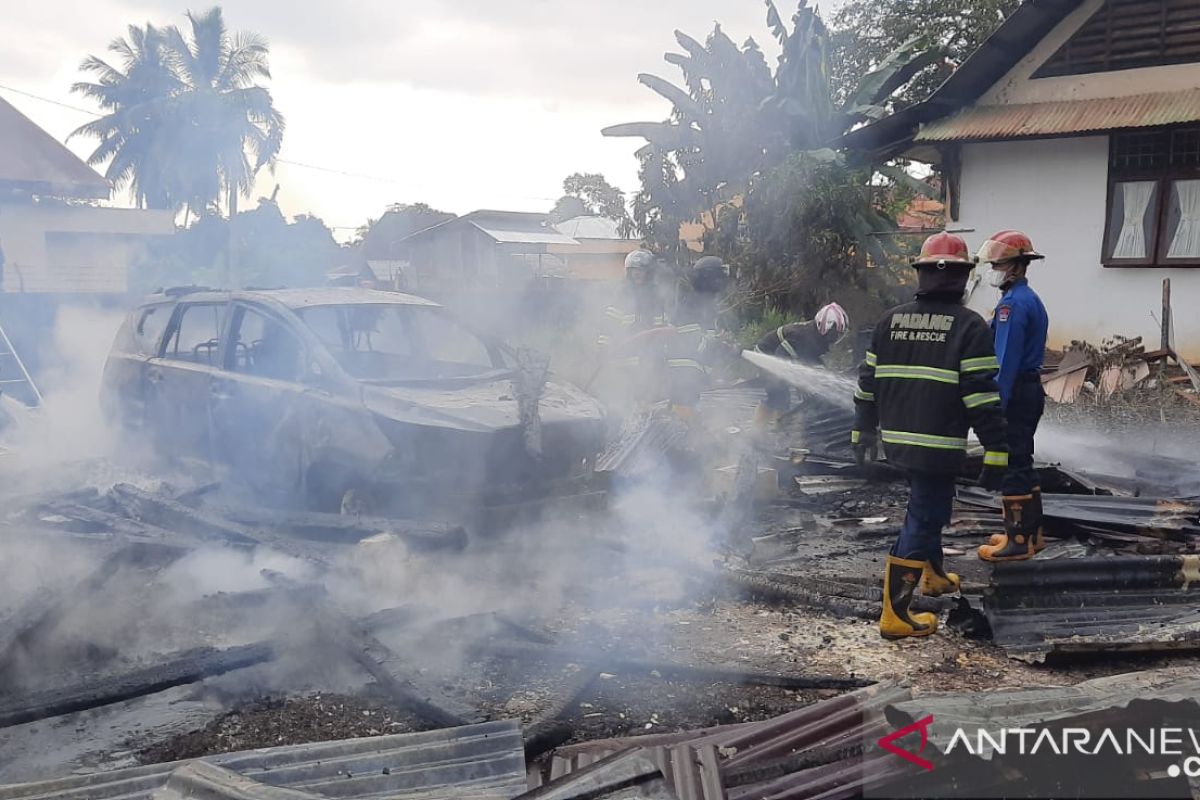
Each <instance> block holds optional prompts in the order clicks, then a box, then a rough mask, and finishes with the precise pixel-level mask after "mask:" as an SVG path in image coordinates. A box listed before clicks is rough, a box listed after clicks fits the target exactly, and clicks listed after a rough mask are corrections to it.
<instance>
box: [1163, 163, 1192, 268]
mask: <svg viewBox="0 0 1200 800" xmlns="http://www.w3.org/2000/svg"><path fill="white" fill-rule="evenodd" d="M1175 198H1176V200H1178V202H1179V225H1178V226H1177V227H1176V228H1175V236H1174V237H1173V238H1172V239H1171V249H1170V250H1168V251H1167V258H1200V181H1176V182H1175Z"/></svg>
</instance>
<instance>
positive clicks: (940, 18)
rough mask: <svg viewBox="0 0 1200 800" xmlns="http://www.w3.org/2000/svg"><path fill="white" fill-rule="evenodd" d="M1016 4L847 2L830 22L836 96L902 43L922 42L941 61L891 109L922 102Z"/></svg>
mask: <svg viewBox="0 0 1200 800" xmlns="http://www.w3.org/2000/svg"><path fill="white" fill-rule="evenodd" d="M1020 4H1021V2H1020V0H849V2H848V3H846V4H845V5H844V6H842V8H841V9H840V10H839V11H838V12H837V14H836V15H835V16H834V18H833V22H832V28H833V31H834V32H833V36H832V40H831V43H832V48H831V59H830V62H831V69H832V75H831V77H832V82H833V87H834V90H835V96H836V97H839V98H845V97H846V96H848V95H849V93H850V92H852V91H853V90H854V87H855V85H856V84H857V81H858V76H860V75H863V74H864V73H865V72H867V71H868V70H870V69H871V68H872V67H873V66H874V65H876V64H878V63H880V62H881V61H883V60H884V59H885V58H886V57H887V56H888V54H889V53H891V52H893V51H894V50H895V49H896V48H898V47H900V46H901V45H902V44H903V43H904V42H906V41H908V40H910V39H912V38H913V37H915V36H924V37H926V38H928V39H929V40H930V41H931V43H932V44H934V45H936V46H937V47H938V48H939V49H940V50H941V52H942V53H943V55H944V58H941V59H938V60H937V61H936V62H935V63H932V64H930V65H928V66H927V67H926V68H925V69H923V70H922V71H921V72H920V73H919V74H918V75H917V76H916V77H915V78H914V79H913V81H912V82H911V83H910V84H909V85H908V86H906V87H904V89H903V90H902V91H901V92H900V93H899V95H898V96H897V98H896V103H897V105H898V106H903V105H911V104H912V103H915V102H919V101H921V100H924V99H925V98H926V97H928V96H929V94H930V93H931V92H932V91H933V90H934V89H936V88H937V87H938V85H939V84H941V82H942V81H944V80H945V79H946V78H947V77H949V75H950V73H951V72H953V71H954V68H955V66H956V65H957V64H960V63H962V61H963V60H964V59H965V58H967V56H969V55H971V53H973V52H974V51H975V50H976V48H978V47H979V45H981V44H983V41H984V39H986V38H987V37H988V36H989V35H991V33H992V31H994V30H995V29H996V28H997V27H999V25H1000V23H1001V22H1003V21H1004V19H1005V17H1007V16H1008V15H1009V14H1011V13H1012V12H1013V11H1015V10H1016V8H1017V6H1019V5H1020Z"/></svg>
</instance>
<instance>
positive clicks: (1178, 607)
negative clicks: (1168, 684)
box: [983, 555, 1200, 661]
mask: <svg viewBox="0 0 1200 800" xmlns="http://www.w3.org/2000/svg"><path fill="white" fill-rule="evenodd" d="M1198 571H1200V556H1196V555H1177V556H1108V557H1105V556H1090V557H1086V558H1059V559H1047V560H1042V559H1035V560H1032V561H1014V562H1011V563H1000V564H996V565H994V567H993V569H992V580H991V584H990V586H989V587H988V589H987V591H986V592H985V594H984V601H983V607H984V613H985V614H986V616H987V619H988V622H989V623H990V624H991V628H992V641H993V642H995V644H997V645H998V646H1000V647H1002V648H1004V650H1005V652H1006V653H1008V655H1009V656H1011V657H1013V658H1018V659H1022V660H1026V661H1041V660H1043V659H1045V658H1046V656H1048V655H1051V654H1060V653H1078V652H1131V651H1135V650H1183V649H1188V650H1195V649H1200V612H1198V611H1197V610H1196V607H1197V600H1200V584H1197V583H1195V582H1194V580H1193V578H1194V576H1196V575H1197V573H1198Z"/></svg>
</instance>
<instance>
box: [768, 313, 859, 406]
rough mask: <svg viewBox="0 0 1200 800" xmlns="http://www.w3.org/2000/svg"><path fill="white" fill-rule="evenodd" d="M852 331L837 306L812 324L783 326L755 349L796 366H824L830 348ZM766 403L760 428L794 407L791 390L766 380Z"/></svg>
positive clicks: (817, 315)
mask: <svg viewBox="0 0 1200 800" xmlns="http://www.w3.org/2000/svg"><path fill="white" fill-rule="evenodd" d="M849 327H850V316H849V315H848V314H847V313H846V311H845V310H844V309H843V308H842V307H841V306H840V305H838V304H837V303H829V304H828V305H825V306H822V307H821V309H820V310H819V311H818V312H817V313H816V315H815V316H814V317H813V318H812V320H811V321H810V322H792V323H789V324H787V325H780V326H779V327H778V328H776V329H775V330H773V331H771V332H770V333H768V334H766V335H765V336H763V337H762V338H761V339H759V340H758V343H757V344H755V345H754V349H755V350H756V351H757V352H759V353H763V354H765V355H768V356H775V357H776V358H786V359H788V360H790V361H795V362H796V363H797V364H805V365H807V366H813V367H819V366H821V359H822V358H824V357H825V354H826V353H828V352H829V348H831V347H833V345H834V344H835V343H836V342H837V341H838V340H839V339H841V338H842V336H843V335H844V334H845V333H846V330H847V328H849ZM766 388H767V399H766V400H765V401H763V403H762V404H761V405H760V406H759V407H758V410H757V413H756V419H755V421H756V422H757V423H759V424H760V425H768V424H771V423H774V422H776V421H777V420H778V419H779V417H780V415H781V414H783V412H785V411H787V410H788V407H789V405H790V404H791V397H792V391H791V387H790V386H789V385H788V384H787V382H785V381H781V380H778V379H777V378H771V377H768V378H767V379H766Z"/></svg>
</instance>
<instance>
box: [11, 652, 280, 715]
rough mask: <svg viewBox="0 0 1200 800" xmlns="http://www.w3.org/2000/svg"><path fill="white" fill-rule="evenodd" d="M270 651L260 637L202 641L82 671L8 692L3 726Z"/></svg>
mask: <svg viewBox="0 0 1200 800" xmlns="http://www.w3.org/2000/svg"><path fill="white" fill-rule="evenodd" d="M272 652H273V651H272V647H271V645H269V644H266V643H262V642H260V643H257V644H249V645H243V646H240V647H230V648H227V649H225V650H217V649H214V648H211V647H202V648H198V649H195V650H188V651H186V652H183V653H178V654H175V655H172V656H168V657H167V658H165V659H163V660H162V661H159V662H156V663H153V664H149V665H147V666H143V667H138V668H136V669H133V670H130V671H129V672H125V673H122V674H120V675H112V676H102V677H97V676H81V678H80V680H79V682H78V683H75V684H73V685H71V686H66V687H60V688H54V689H46V690H41V691H34V692H23V693H21V694H19V695H9V696H7V697H5V698H3V699H0V727H8V726H10V725H20V724H21V723H24V722H33V721H35V720H39V719H46V718H48V717H56V716H58V715H60V714H70V713H73V712H76V711H86V710H88V709H92V708H99V707H101V706H105V705H109V704H111V703H119V702H121V701H123V700H131V699H133V698H135V697H141V696H143V695H147V694H152V693H154V692H161V691H163V690H164V689H170V688H171V687H174V686H183V685H186V684H189V683H195V682H196V681H200V680H203V679H205V678H209V677H212V676H214V675H222V674H224V673H226V672H232V671H233V670H236V669H244V668H245V667H251V666H254V665H255V664H261V663H263V662H264V661H268V660H269V659H270V658H271V656H272Z"/></svg>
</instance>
